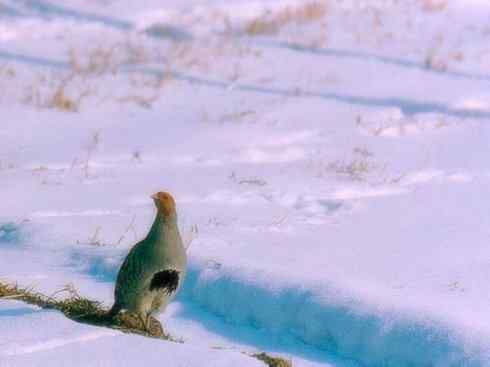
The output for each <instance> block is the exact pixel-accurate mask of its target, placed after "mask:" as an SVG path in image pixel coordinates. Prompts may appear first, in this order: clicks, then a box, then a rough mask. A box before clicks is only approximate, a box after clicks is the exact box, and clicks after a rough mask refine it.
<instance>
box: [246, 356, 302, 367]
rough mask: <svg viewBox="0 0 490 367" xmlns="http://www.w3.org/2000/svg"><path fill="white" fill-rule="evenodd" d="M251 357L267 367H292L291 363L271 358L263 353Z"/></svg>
mask: <svg viewBox="0 0 490 367" xmlns="http://www.w3.org/2000/svg"><path fill="white" fill-rule="evenodd" d="M252 356H253V357H255V358H257V359H258V360H260V361H262V362H264V363H265V364H266V365H267V366H269V367H292V366H293V364H292V362H291V361H288V360H286V359H283V358H279V357H271V356H270V355H268V354H266V353H264V352H262V353H256V354H253V355H252Z"/></svg>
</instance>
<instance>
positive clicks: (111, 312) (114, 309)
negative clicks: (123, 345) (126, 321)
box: [106, 303, 121, 320]
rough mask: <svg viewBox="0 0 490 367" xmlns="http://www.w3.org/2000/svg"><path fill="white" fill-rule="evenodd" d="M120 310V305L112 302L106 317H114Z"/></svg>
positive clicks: (109, 318)
mask: <svg viewBox="0 0 490 367" xmlns="http://www.w3.org/2000/svg"><path fill="white" fill-rule="evenodd" d="M119 311H121V306H120V305H119V304H118V303H114V305H112V307H111V309H110V310H109V311H107V314H106V317H107V319H108V320H113V319H114V317H116V316H117V314H118V313H119Z"/></svg>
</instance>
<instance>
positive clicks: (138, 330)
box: [0, 282, 181, 342]
mask: <svg viewBox="0 0 490 367" xmlns="http://www.w3.org/2000/svg"><path fill="white" fill-rule="evenodd" d="M62 293H63V294H67V295H68V296H67V297H65V298H63V299H57V298H56V296H57V295H59V294H62ZM2 298H3V299H14V300H18V301H23V302H25V303H28V304H31V305H35V306H38V307H41V308H44V309H48V310H58V311H60V312H62V313H63V314H64V315H65V316H66V317H67V318H69V319H71V320H73V321H77V322H80V323H84V324H90V325H96V326H103V327H108V328H112V329H117V330H120V331H122V332H126V333H133V334H140V335H144V336H149V337H153V338H155V337H156V338H159V339H164V340H169V341H173V342H181V341H179V340H177V339H175V338H172V337H171V336H170V335H168V334H165V333H162V335H159V336H155V335H152V334H150V333H148V332H147V331H146V330H145V329H144V328H143V325H142V324H141V325H138V324H136V323H132V324H131V325H128V323H127V322H126V320H125V318H124V317H122V316H117V317H115V318H110V317H108V310H107V309H106V308H104V307H103V306H102V304H101V303H100V302H98V301H92V300H90V299H87V298H84V297H82V296H80V294H79V293H78V291H77V290H76V289H75V287H74V286H73V285H71V284H69V285H67V286H65V288H63V289H61V290H60V291H58V292H56V293H54V294H52V295H51V296H46V295H43V294H41V293H39V292H36V291H34V290H33V289H32V288H20V287H19V286H17V285H16V284H8V283H4V282H0V299H2Z"/></svg>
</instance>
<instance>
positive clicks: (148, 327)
mask: <svg viewBox="0 0 490 367" xmlns="http://www.w3.org/2000/svg"><path fill="white" fill-rule="evenodd" d="M145 329H146V331H147V332H148V333H150V334H151V315H150V313H147V314H146V320H145Z"/></svg>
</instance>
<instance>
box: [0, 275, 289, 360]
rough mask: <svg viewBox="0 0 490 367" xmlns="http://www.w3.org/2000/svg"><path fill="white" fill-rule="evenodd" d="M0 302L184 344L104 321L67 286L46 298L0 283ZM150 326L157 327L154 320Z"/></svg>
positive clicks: (94, 305) (97, 307) (121, 320)
mask: <svg viewBox="0 0 490 367" xmlns="http://www.w3.org/2000/svg"><path fill="white" fill-rule="evenodd" d="M59 294H67V295H68V296H67V297H65V298H63V299H57V298H56V296H57V295H59ZM0 299H12V300H18V301H22V302H25V303H28V304H31V305H35V306H38V307H41V308H43V309H48V310H58V311H60V312H61V313H63V314H64V315H65V316H66V317H67V318H69V319H71V320H73V321H76V322H80V323H84V324H90V325H95V326H102V327H107V328H111V329H116V330H120V331H122V332H125V333H132V334H138V335H143V336H148V337H152V338H157V339H163V340H166V341H171V342H175V343H183V342H184V341H183V340H181V339H176V338H174V337H172V336H171V335H169V334H166V333H164V332H163V331H162V330H160V333H161V334H160V335H155V334H150V333H149V332H148V331H146V330H145V329H144V328H143V325H142V323H139V324H138V323H135V322H134V319H132V320H130V319H131V318H132V317H133V318H134V316H132V315H130V316H125V314H127V313H123V314H122V315H121V314H120V315H118V316H117V317H115V318H110V317H108V309H106V308H104V306H103V305H102V304H101V303H100V302H98V301H92V300H90V299H87V298H84V297H82V296H81V295H80V294H79V293H78V291H77V290H76V288H75V287H74V286H73V285H72V284H68V285H67V286H65V287H64V288H63V289H61V290H59V291H58V292H55V293H54V294H52V295H51V296H46V295H43V294H41V293H39V292H36V291H34V290H33V289H32V288H21V287H19V286H18V285H16V284H8V283H5V282H2V281H0ZM128 320H130V321H131V324H130V325H128ZM152 322H157V323H158V321H156V320H155V319H154V320H152ZM158 325H159V323H158ZM160 327H161V325H160ZM245 354H247V355H250V356H251V357H253V358H257V359H259V360H261V361H263V362H264V363H265V364H266V365H267V366H269V367H292V364H291V362H290V361H287V360H285V359H282V358H279V357H272V356H269V355H268V354H266V353H264V352H262V353H256V354H248V353H245Z"/></svg>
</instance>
